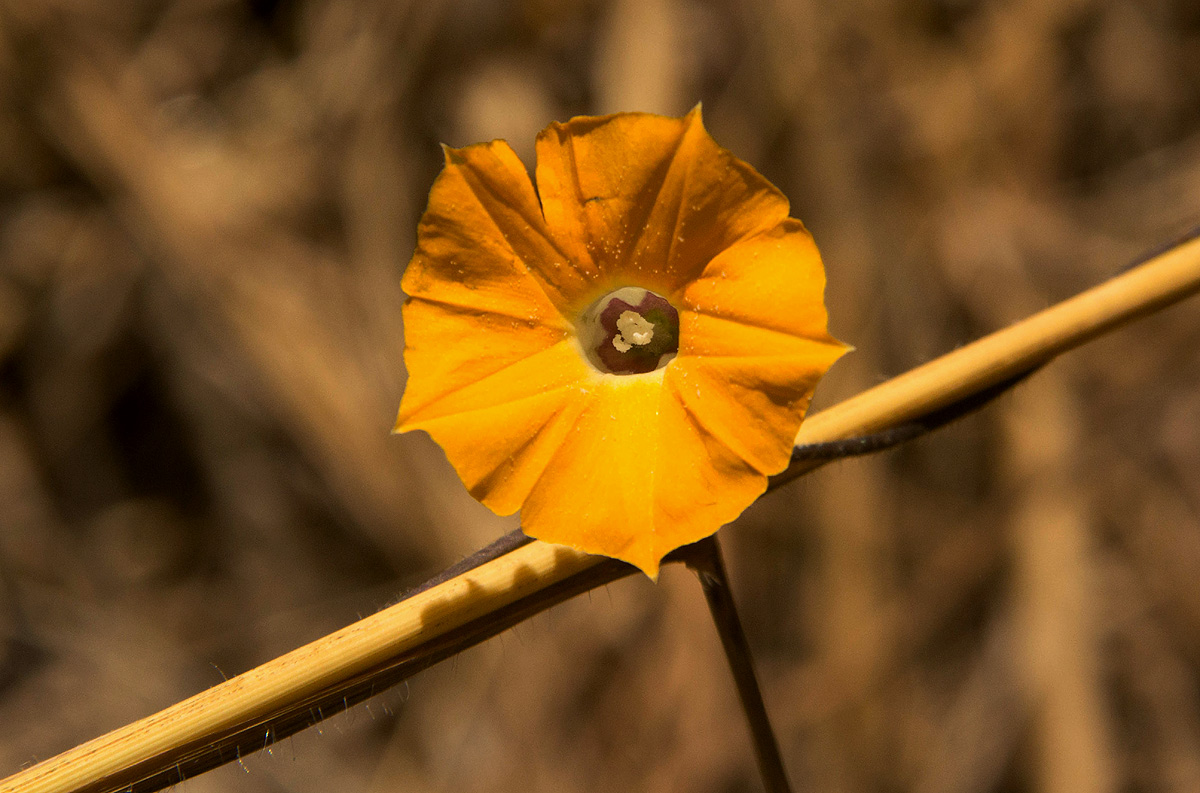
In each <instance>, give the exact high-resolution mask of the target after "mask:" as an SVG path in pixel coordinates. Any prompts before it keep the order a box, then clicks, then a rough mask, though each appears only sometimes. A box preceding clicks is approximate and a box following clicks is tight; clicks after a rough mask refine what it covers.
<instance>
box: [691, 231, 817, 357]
mask: <svg viewBox="0 0 1200 793" xmlns="http://www.w3.org/2000/svg"><path fill="white" fill-rule="evenodd" d="M824 297H825V269H824V267H823V266H822V265H821V255H820V253H818V252H817V246H816V245H815V244H814V243H813V241H812V236H811V235H809V233H808V231H807V230H805V228H804V224H802V223H801V222H800V221H798V220H795V219H793V218H786V219H785V220H783V221H782V222H781V223H779V224H778V225H776V226H775V227H774V228H772V229H770V230H768V231H765V232H763V233H760V234H756V235H755V236H753V237H749V238H747V239H744V240H742V241H740V242H738V243H736V244H734V245H732V246H730V247H729V248H727V249H726V250H724V251H722V252H721V253H720V254H718V255H717V256H715V257H713V259H712V261H710V262H709V263H708V266H707V267H705V268H704V271H703V273H701V275H700V277H699V278H697V279H696V280H694V281H693V282H691V283H690V284H688V285H687V286H686V287H685V288H684V290H683V292H682V296H681V298H680V299H679V308H680V309H681V310H683V309H686V310H689V311H693V312H697V313H700V314H707V315H711V316H716V317H721V318H723V319H727V320H731V321H733V322H738V323H741V324H743V325H752V326H755V327H759V328H766V329H769V330H775V331H779V332H781V333H789V334H792V335H794V336H802V337H805V338H809V339H814V340H817V341H824V342H828V343H833V344H840V342H837V341H835V340H834V339H833V337H832V336H830V335H829V332H828V330H827V323H828V317H827V316H826V313H825V302H824ZM683 344H684V341H683V339H681V340H680V346H681V349H680V352H681V354H682V352H683V349H682V347H683Z"/></svg>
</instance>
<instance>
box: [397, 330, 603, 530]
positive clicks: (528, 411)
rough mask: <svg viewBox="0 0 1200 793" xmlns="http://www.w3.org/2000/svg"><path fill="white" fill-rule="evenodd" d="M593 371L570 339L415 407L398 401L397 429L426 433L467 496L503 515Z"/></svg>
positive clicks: (531, 477)
mask: <svg viewBox="0 0 1200 793" xmlns="http://www.w3.org/2000/svg"><path fill="white" fill-rule="evenodd" d="M591 376H592V374H591V371H590V369H589V368H588V366H587V364H585V363H584V362H583V361H582V359H581V358H580V355H579V353H578V351H577V350H576V348H575V345H574V343H573V342H571V341H564V342H560V343H559V344H556V345H554V346H551V347H549V348H547V349H545V350H542V351H541V352H538V353H535V354H533V355H531V356H528V357H526V358H523V359H521V360H518V361H515V362H513V363H511V364H510V365H508V366H507V367H505V368H503V369H501V370H499V371H498V372H494V373H492V374H490V375H488V376H487V377H484V378H482V379H480V380H478V381H475V382H472V383H470V384H468V385H465V386H463V387H461V388H459V389H457V390H455V391H453V392H452V393H449V394H446V395H443V396H442V397H440V398H439V399H437V400H436V401H434V402H432V403H429V404H427V405H425V406H423V407H421V408H419V409H417V410H414V411H408V410H406V407H405V406H404V405H402V406H401V413H400V418H401V421H400V424H399V425H398V429H399V430H400V431H403V432H407V431H409V430H425V431H426V432H428V433H429V434H430V436H431V437H432V438H433V439H434V440H435V441H437V443H438V445H440V446H441V447H442V449H443V450H445V452H446V457H447V458H448V459H449V460H450V463H451V465H453V466H454V468H455V470H456V471H457V472H458V475H459V477H461V478H462V480H463V482H464V483H465V484H466V486H467V488H468V489H469V490H470V491H471V495H472V496H474V497H475V498H477V499H479V500H480V501H482V502H483V503H484V504H486V505H487V506H488V507H490V508H491V509H492V510H494V511H495V512H497V513H499V514H501V515H508V514H511V513H513V512H515V511H516V510H517V509H519V508H520V506H521V503H522V502H523V501H524V500H525V498H526V496H528V494H529V491H530V489H531V488H532V487H533V484H534V482H536V481H537V479H538V477H539V476H541V475H542V472H543V470H544V469H545V467H546V464H547V463H548V462H549V460H550V457H551V456H552V455H553V454H554V453H555V452H556V451H557V449H558V447H559V445H560V444H561V443H562V438H563V437H564V436H565V434H566V432H567V431H568V430H570V429H571V428H572V427H573V426H574V424H575V419H576V417H577V416H578V415H579V413H580V412H581V411H582V410H583V408H584V405H585V397H586V391H585V392H584V393H582V394H581V393H580V392H581V388H582V387H583V384H585V383H586V381H587V380H588V379H589V378H590V377H591ZM407 399H408V394H407V392H406V393H405V400H407Z"/></svg>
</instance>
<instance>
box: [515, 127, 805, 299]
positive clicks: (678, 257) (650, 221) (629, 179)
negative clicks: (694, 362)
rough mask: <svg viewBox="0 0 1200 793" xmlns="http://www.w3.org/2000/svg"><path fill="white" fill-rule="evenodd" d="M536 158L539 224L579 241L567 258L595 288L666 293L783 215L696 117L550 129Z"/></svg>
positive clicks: (758, 180) (760, 182)
mask: <svg viewBox="0 0 1200 793" xmlns="http://www.w3.org/2000/svg"><path fill="white" fill-rule="evenodd" d="M537 156H538V166H537V183H538V193H539V195H540V196H541V200H542V207H543V211H544V214H545V217H546V221H547V223H548V224H549V225H550V227H551V228H554V229H556V230H561V231H562V232H563V237H564V238H568V237H569V238H570V239H571V240H573V241H574V240H578V241H580V243H581V246H580V247H579V248H578V249H572V250H577V253H576V255H577V256H580V257H582V256H583V255H585V253H586V255H588V256H589V257H590V258H591V259H592V260H593V261H594V262H595V265H596V268H597V269H598V271H599V272H600V273H601V274H602V276H603V277H604V280H603V283H602V284H600V287H601V288H603V289H610V288H613V287H614V286H625V285H632V284H636V285H640V286H644V287H646V288H649V289H654V290H656V291H660V292H663V293H669V292H672V291H674V290H675V289H677V288H678V287H680V286H681V285H682V284H683V283H684V282H685V281H686V280H687V279H688V278H690V277H694V276H695V275H696V274H697V273H699V272H700V270H701V269H702V268H703V267H704V265H705V264H706V263H707V262H708V261H709V260H710V259H711V258H712V257H714V256H715V255H717V254H718V253H720V252H721V251H722V250H724V249H725V248H727V247H728V246H729V245H731V244H733V243H734V242H736V241H737V240H739V239H743V238H745V237H747V236H750V235H753V234H756V233H758V232H760V231H763V230H766V229H769V228H771V227H773V226H775V225H777V224H778V223H779V222H780V221H781V220H783V219H784V218H785V217H786V216H787V212H788V202H787V199H786V198H785V197H784V196H783V195H782V194H781V193H780V192H779V191H778V190H776V189H775V188H774V187H773V186H772V185H771V184H770V183H769V182H768V181H767V180H766V179H764V178H763V177H762V176H760V175H759V174H758V172H756V171H755V170H754V169H753V168H751V167H750V166H749V165H747V164H746V163H744V162H742V161H741V160H738V159H737V158H736V157H734V156H733V155H732V154H730V153H729V152H728V151H726V150H725V149H723V148H721V147H720V146H718V145H717V143H716V142H715V141H714V140H713V139H712V137H711V136H710V135H709V134H708V132H707V131H706V130H705V129H704V124H703V122H702V121H701V118H700V110H699V108H696V109H695V110H693V111H692V112H691V113H689V114H688V115H687V116H685V117H684V118H663V117H661V116H653V115H649V114H644V113H621V114H617V115H614V116H603V117H581V118H575V119H572V120H571V121H569V122H567V123H566V124H552V125H551V126H550V127H549V128H548V129H546V130H545V131H544V132H543V133H542V134H541V135H539V136H538V146H537ZM597 296H598V295H593V294H591V293H589V294H588V295H587V300H588V301H590V300H591V299H594V297H597Z"/></svg>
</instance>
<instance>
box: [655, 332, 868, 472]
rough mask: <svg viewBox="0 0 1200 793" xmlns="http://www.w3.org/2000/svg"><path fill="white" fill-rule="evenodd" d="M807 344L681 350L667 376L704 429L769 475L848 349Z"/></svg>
mask: <svg viewBox="0 0 1200 793" xmlns="http://www.w3.org/2000/svg"><path fill="white" fill-rule="evenodd" d="M808 347H809V350H808V354H807V355H788V356H783V355H778V356H764V357H744V358H696V357H687V358H685V357H682V356H681V357H679V358H676V359H675V360H674V361H672V362H671V365H670V366H669V367H667V380H668V382H669V383H670V384H671V385H672V386H674V387H675V388H676V389H677V391H678V393H679V397H680V399H681V401H682V402H683V404H684V406H685V407H686V408H687V410H688V412H689V413H691V414H692V415H693V416H695V418H696V421H697V422H698V423H699V424H700V425H701V426H702V427H703V428H704V430H705V431H706V432H708V433H709V434H711V435H712V436H713V438H715V439H716V440H718V441H719V442H720V443H721V444H723V445H724V446H725V447H726V448H727V449H729V450H730V451H731V452H732V453H734V454H736V455H737V456H738V457H739V458H740V459H742V460H745V461H746V463H747V464H749V465H751V466H753V467H754V469H755V470H757V471H758V472H759V473H761V474H763V475H764V476H770V475H773V474H777V473H779V472H780V471H782V470H783V469H784V468H786V467H787V464H788V460H789V459H790V457H791V452H792V441H793V439H794V438H795V437H796V432H797V431H798V430H799V429H800V422H801V421H802V420H803V418H804V413H805V411H807V410H808V403H809V400H810V399H811V398H812V393H813V389H814V388H815V387H816V385H817V381H818V380H820V379H821V376H822V375H824V374H825V372H826V370H828V369H829V367H830V366H832V365H833V363H834V361H836V360H837V359H838V358H840V357H841V356H842V355H843V354H845V352H846V348H845V347H843V346H841V345H836V344H820V343H817V342H808Z"/></svg>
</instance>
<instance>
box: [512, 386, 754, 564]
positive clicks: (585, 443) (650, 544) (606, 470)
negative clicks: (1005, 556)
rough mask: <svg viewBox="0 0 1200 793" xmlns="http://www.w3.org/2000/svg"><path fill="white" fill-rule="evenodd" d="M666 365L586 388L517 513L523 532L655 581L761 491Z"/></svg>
mask: <svg viewBox="0 0 1200 793" xmlns="http://www.w3.org/2000/svg"><path fill="white" fill-rule="evenodd" d="M664 371H666V370H660V371H659V372H655V373H651V374H647V375H634V376H628V377H621V376H615V375H610V376H606V377H603V378H601V379H600V380H599V381H598V382H597V383H596V384H595V385H594V386H593V387H592V392H591V395H590V398H588V399H587V405H586V407H585V408H584V409H583V411H582V412H581V413H580V414H579V416H578V419H577V420H576V424H575V426H574V427H573V428H572V430H571V431H570V432H569V433H567V435H566V438H565V439H564V441H563V443H562V446H561V447H560V449H559V451H558V453H557V454H556V455H555V456H554V458H553V460H551V461H550V463H549V465H547V466H546V469H545V472H544V473H543V474H542V477H541V479H540V480H539V481H538V483H537V484H536V485H535V486H534V488H533V490H532V492H531V493H530V495H529V498H528V500H527V501H526V502H525V505H524V507H523V508H522V510H521V525H522V529H523V530H524V531H525V533H526V534H529V535H530V536H533V537H537V538H539V539H541V540H545V541H547V542H555V543H559V544H563V545H570V546H572V547H574V548H578V549H580V550H583V551H586V552H588V553H599V554H604V555H607V556H614V557H616V558H619V559H623V560H625V561H627V562H630V563H631V564H634V565H636V566H637V567H639V568H641V569H642V570H643V571H645V572H646V574H647V575H649V576H651V577H652V578H653V577H655V576H657V574H658V567H659V563H660V562H661V560H662V557H663V556H665V555H666V554H667V553H669V552H670V551H672V550H673V549H675V548H678V547H679V546H681V545H686V544H687V543H690V542H695V541H696V540H699V539H701V538H703V537H707V536H708V535H710V534H712V533H713V532H715V531H716V530H717V529H718V528H720V527H721V525H723V524H724V523H727V522H729V521H731V520H733V519H734V518H736V517H737V516H738V515H739V514H741V512H742V511H743V510H744V509H745V508H746V507H747V506H748V505H749V504H751V503H752V502H753V501H754V499H755V498H756V497H757V496H758V495H759V494H761V493H762V492H763V491H764V490H765V489H766V484H767V480H766V477H764V476H762V475H761V474H760V473H758V472H757V471H756V470H754V469H753V468H752V467H751V466H749V465H747V464H746V463H745V462H744V461H743V460H741V459H740V458H739V457H738V456H737V455H735V454H733V453H732V452H730V451H729V450H728V449H727V448H726V447H725V446H724V445H722V444H720V443H717V442H715V441H714V440H713V439H712V438H711V436H710V435H709V434H708V433H707V432H706V431H705V430H704V429H703V428H702V427H701V426H700V425H699V424H698V423H697V422H696V421H695V420H694V419H693V418H692V417H691V416H690V415H689V414H688V413H687V411H686V410H685V409H684V407H683V405H682V403H681V401H680V399H679V398H678V396H677V395H676V394H675V393H674V388H673V387H670V386H667V385H666V384H665V383H664V379H663V375H662V373H663V372H664Z"/></svg>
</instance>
